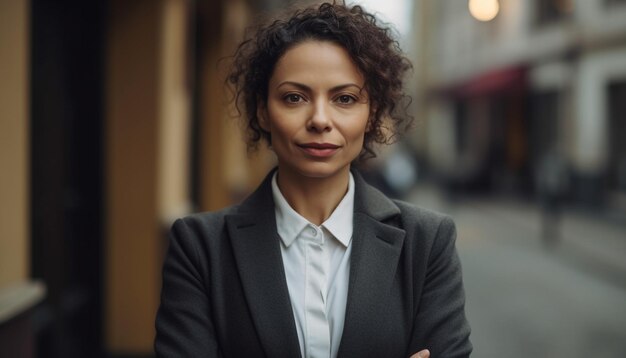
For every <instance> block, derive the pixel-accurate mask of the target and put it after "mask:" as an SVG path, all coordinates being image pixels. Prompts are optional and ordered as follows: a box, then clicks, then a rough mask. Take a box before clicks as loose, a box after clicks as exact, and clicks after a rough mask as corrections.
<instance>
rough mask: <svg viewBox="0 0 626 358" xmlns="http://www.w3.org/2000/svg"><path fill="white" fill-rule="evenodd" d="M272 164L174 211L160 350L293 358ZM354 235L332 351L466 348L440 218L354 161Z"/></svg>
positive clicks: (450, 228) (387, 353)
mask: <svg viewBox="0 0 626 358" xmlns="http://www.w3.org/2000/svg"><path fill="white" fill-rule="evenodd" d="M271 175H272V173H270V174H269V175H268V176H267V178H266V179H265V181H264V182H263V184H261V186H260V187H259V188H258V189H257V190H256V191H255V192H254V193H253V194H252V195H251V196H250V197H248V198H247V199H246V200H245V201H244V202H243V203H242V204H240V205H237V206H233V207H230V208H227V209H224V210H221V211H218V212H213V213H202V214H195V215H192V216H189V217H186V218H184V219H179V220H178V221H176V222H175V223H174V225H173V227H172V231H171V234H170V240H171V241H170V247H169V250H168V253H167V256H166V258H165V264H164V266H163V288H162V292H161V305H160V307H159V311H158V314H157V318H156V340H155V349H156V354H157V356H159V357H285V358H292V357H299V356H300V348H299V343H298V337H297V332H296V326H295V323H294V318H293V313H292V309H291V303H290V301H289V293H288V290H287V281H286V279H285V274H284V269H283V262H282V256H281V252H280V240H279V237H278V234H277V232H276V220H275V217H274V201H273V198H272V189H271ZM353 175H354V180H355V201H354V233H353V241H352V245H353V247H352V257H351V262H350V281H349V286H348V301H347V307H346V317H345V325H344V330H343V336H342V339H341V344H340V347H339V354H338V356H339V357H347V358H350V357H355V358H363V357H398V358H407V357H409V356H410V355H411V354H413V353H415V352H417V351H419V350H421V349H424V348H428V349H430V351H431V357H433V358H452V357H468V356H469V355H470V353H471V351H472V345H471V343H470V341H469V334H470V328H469V325H468V323H467V320H466V318H465V312H464V303H465V298H464V293H463V283H462V279H461V265H460V262H459V258H458V256H457V253H456V249H455V247H454V242H455V228H454V223H453V222H452V220H451V219H449V218H448V217H446V216H444V215H441V214H437V213H434V212H431V211H427V210H425V209H420V208H417V207H415V206H412V205H410V204H407V203H404V202H400V201H392V200H390V199H388V198H387V197H386V196H385V195H383V194H382V193H381V192H379V191H378V190H376V189H374V188H373V187H371V186H370V185H368V184H367V183H366V182H365V181H364V180H363V179H362V178H361V176H360V175H359V174H358V173H357V172H355V171H353Z"/></svg>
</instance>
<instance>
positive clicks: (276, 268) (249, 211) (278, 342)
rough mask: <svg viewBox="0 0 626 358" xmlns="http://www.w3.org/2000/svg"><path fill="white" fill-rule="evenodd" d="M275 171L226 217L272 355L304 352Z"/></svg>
mask: <svg viewBox="0 0 626 358" xmlns="http://www.w3.org/2000/svg"><path fill="white" fill-rule="evenodd" d="M272 175H273V172H272V173H270V174H269V175H268V176H267V178H266V179H265V181H264V182H263V184H261V186H260V187H259V189H257V191H256V192H255V193H253V194H252V195H251V196H250V197H249V198H248V199H247V200H246V201H245V202H244V203H243V204H242V205H241V206H240V210H239V211H240V213H238V214H233V215H229V216H227V217H226V222H227V227H228V233H229V235H230V240H231V244H232V247H233V252H234V254H235V260H236V261H237V268H238V270H239V275H240V277H241V283H242V285H243V289H244V292H245V295H246V298H247V302H248V306H249V308H250V312H251V315H252V320H253V322H254V324H255V327H256V330H257V333H258V335H259V338H260V340H261V343H262V345H263V348H264V349H265V353H266V354H267V356H268V357H299V356H300V346H299V343H298V336H297V331H296V326H295V322H294V318H293V311H292V308H291V302H290V300H289V290H288V288H287V280H286V278H285V272H284V268H283V261H282V256H281V252H280V238H279V237H278V234H277V231H276V219H275V215H274V205H273V198H272V189H271V181H270V180H271V176H272Z"/></svg>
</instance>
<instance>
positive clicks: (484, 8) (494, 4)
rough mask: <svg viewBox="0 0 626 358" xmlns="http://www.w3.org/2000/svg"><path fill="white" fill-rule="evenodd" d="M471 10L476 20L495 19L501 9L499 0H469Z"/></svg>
mask: <svg viewBox="0 0 626 358" xmlns="http://www.w3.org/2000/svg"><path fill="white" fill-rule="evenodd" d="M468 6H469V11H470V14H472V16H474V18H475V19H476V20H479V21H490V20H493V18H494V17H496V15H498V12H499V11H500V3H499V2H498V0H469V4H468Z"/></svg>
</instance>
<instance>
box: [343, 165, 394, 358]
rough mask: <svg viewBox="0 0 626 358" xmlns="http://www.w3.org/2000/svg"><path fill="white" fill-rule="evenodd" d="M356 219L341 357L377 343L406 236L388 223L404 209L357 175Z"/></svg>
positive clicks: (352, 355)
mask: <svg viewBox="0 0 626 358" xmlns="http://www.w3.org/2000/svg"><path fill="white" fill-rule="evenodd" d="M353 175H354V179H355V204H354V208H355V215H354V232H353V238H352V256H351V259H350V260H351V261H350V282H349V286H348V302H347V305H346V316H345V323H344V329H343V335H342V339H341V344H340V347H339V353H338V356H339V357H354V356H357V355H359V354H358V352H360V349H359V348H360V347H362V346H363V343H364V342H367V341H368V340H370V339H374V340H375V339H376V337H377V334H378V333H379V332H378V330H379V329H380V327H379V325H378V324H377V323H378V322H381V321H384V317H383V315H384V312H386V309H385V307H386V305H388V300H387V295H388V293H389V291H390V288H391V285H392V282H393V280H394V276H395V273H396V269H397V265H398V260H399V258H400V253H401V251H402V246H403V243H404V237H405V234H406V232H405V231H404V230H402V229H400V228H398V227H396V226H393V225H389V224H387V223H385V221H388V220H389V219H392V218H393V217H395V216H397V215H399V214H400V209H399V208H398V207H397V206H396V205H395V204H394V203H393V202H392V201H391V200H389V199H388V198H387V197H386V196H384V195H383V194H382V193H380V192H379V191H378V190H376V189H374V188H373V187H371V186H369V185H368V184H367V183H366V182H365V181H364V180H363V178H362V177H361V176H360V175H359V174H358V173H357V172H356V171H353Z"/></svg>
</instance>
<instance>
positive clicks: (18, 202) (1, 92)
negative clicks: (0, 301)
mask: <svg viewBox="0 0 626 358" xmlns="http://www.w3.org/2000/svg"><path fill="white" fill-rule="evenodd" d="M28 4H29V3H28V1H26V0H3V1H0V79H2V80H1V81H0V168H1V169H0V171H1V172H2V173H1V174H0V287H3V286H6V285H7V284H9V283H11V282H15V281H20V280H25V279H26V278H27V277H28V267H29V264H30V259H29V244H30V240H29V230H28V226H29V205H28V203H29V196H28V192H29V170H28V168H29V141H28V138H29V132H28V131H29V126H28V123H29V120H28V105H29V103H28V97H29V94H28V91H29V90H28V88H29V86H28V80H29V78H28V77H29V76H28V65H29V60H28V59H29V51H28V47H29V22H28V18H29V16H28V11H29V6H28Z"/></svg>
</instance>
